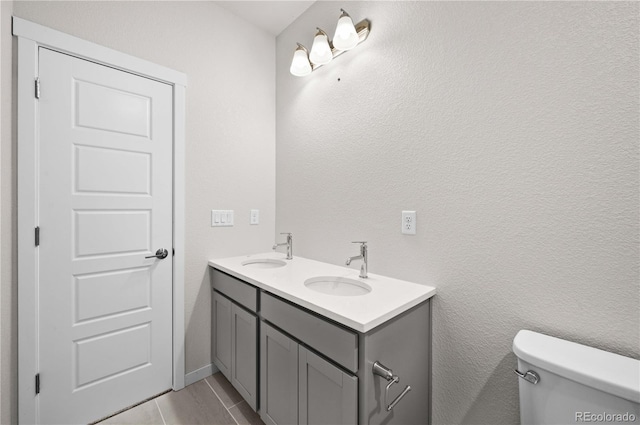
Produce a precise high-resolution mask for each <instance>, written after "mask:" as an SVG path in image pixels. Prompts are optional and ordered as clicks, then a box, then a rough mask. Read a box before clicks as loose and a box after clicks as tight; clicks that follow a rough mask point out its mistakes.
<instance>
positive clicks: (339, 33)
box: [333, 9, 360, 50]
mask: <svg viewBox="0 0 640 425" xmlns="http://www.w3.org/2000/svg"><path fill="white" fill-rule="evenodd" d="M340 10H341V11H342V14H340V18H339V19H338V25H337V26H336V32H335V34H334V36H333V45H334V46H335V48H336V49H338V50H351V49H353V48H354V47H356V46H357V45H358V42H360V39H359V38H358V33H357V32H356V27H355V26H354V25H353V21H352V20H351V16H349V14H348V13H347V12H345V11H344V9H340Z"/></svg>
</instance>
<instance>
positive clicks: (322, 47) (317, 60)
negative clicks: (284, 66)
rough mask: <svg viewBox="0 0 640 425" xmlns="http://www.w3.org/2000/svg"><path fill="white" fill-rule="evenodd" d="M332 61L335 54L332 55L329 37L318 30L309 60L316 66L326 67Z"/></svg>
mask: <svg viewBox="0 0 640 425" xmlns="http://www.w3.org/2000/svg"><path fill="white" fill-rule="evenodd" d="M331 59H333V53H331V45H330V44H329V37H328V36H327V33H326V32H324V31H322V30H321V29H320V28H318V32H317V33H316V36H315V37H314V38H313V45H312V46H311V53H309V60H310V61H311V63H312V64H314V65H326V64H328V63H329V62H331Z"/></svg>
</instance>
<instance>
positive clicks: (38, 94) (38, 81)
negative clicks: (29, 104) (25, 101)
mask: <svg viewBox="0 0 640 425" xmlns="http://www.w3.org/2000/svg"><path fill="white" fill-rule="evenodd" d="M35 90H36V92H35V95H36V99H40V77H36V87H35Z"/></svg>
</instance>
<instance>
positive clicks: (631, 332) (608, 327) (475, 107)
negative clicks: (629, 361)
mask: <svg viewBox="0 0 640 425" xmlns="http://www.w3.org/2000/svg"><path fill="white" fill-rule="evenodd" d="M638 6H639V5H638V3H631V2H628V3H625V2H616V3H611V2H598V3H595V2H594V3H591V2H585V3H583V2H514V3H510V2H499V3H493V2H476V3H474V2H450V3H447V2H444V3H443V2H349V3H348V4H344V3H338V2H318V3H316V4H314V5H313V6H312V7H311V8H310V9H308V10H307V11H306V12H305V13H304V14H303V15H302V16H301V17H300V18H299V19H298V20H297V21H296V22H295V23H294V24H292V25H291V26H290V27H288V28H287V29H286V30H285V31H284V32H283V33H282V34H280V36H279V37H278V38H277V136H276V140H277V151H276V152H277V154H276V158H277V166H276V169H277V184H276V189H277V190H276V205H277V211H276V212H277V221H276V230H277V231H279V232H280V231H288V232H293V234H294V236H295V246H296V254H298V255H300V256H305V257H308V258H313V259H317V260H322V261H326V262H329V263H334V264H343V261H344V258H346V256H347V255H352V254H354V253H355V252H356V251H357V247H356V246H354V245H351V244H350V243H349V242H350V241H354V240H368V241H369V247H370V270H371V271H372V272H374V273H379V274H383V275H388V276H393V277H397V278H401V279H406V280H411V281H415V282H421V283H425V284H432V285H435V286H436V287H437V288H438V291H439V292H438V294H437V295H436V297H435V299H434V303H433V307H434V312H433V335H434V341H433V350H434V351H433V418H434V422H435V423H437V424H459V423H469V424H471V423H473V424H500V423H503V424H513V423H517V422H518V398H517V397H518V395H517V394H518V392H517V379H516V377H515V375H514V374H513V372H512V370H511V369H513V368H514V367H515V365H516V360H515V357H514V356H513V354H512V353H511V343H512V339H513V337H514V336H515V334H516V332H517V331H518V330H519V329H523V328H527V329H532V330H537V331H541V332H545V333H549V334H551V335H556V336H559V337H564V338H567V339H571V340H574V341H578V342H582V343H586V344H590V345H594V346H596V347H599V348H603V349H607V350H610V351H613V352H616V353H620V354H623V355H628V356H634V357H636V358H637V357H639V356H640V348H639V347H640V339H639V338H640V325H639V318H638V311H639V308H640V303H639V299H640V294H639V271H638V258H639V249H638V246H639V241H638V234H639V223H638V221H639V217H638V210H639V205H640V204H639V199H638V197H639V185H638V174H639V173H638V171H639V167H638V164H639V162H638V160H639V157H638V150H639V149H638V140H639V122H638V121H639V120H638V113H639V104H638V99H639V94H640V90H639V83H638V78H639V77H638V76H639V69H638V63H639V46H638V31H639V30H638V28H639V19H638ZM340 7H345V8H347V9H348V12H349V13H350V14H351V16H352V17H353V18H354V20H355V21H358V20H360V19H363V18H369V19H370V20H371V24H372V29H371V35H370V37H369V39H368V40H367V41H366V42H365V43H364V44H362V45H360V46H358V47H356V48H355V49H354V50H353V51H351V52H347V53H346V54H344V55H343V56H341V57H339V58H338V59H337V60H335V62H333V63H330V64H329V65H326V66H325V67H323V68H320V69H319V70H317V71H315V72H313V74H312V75H310V76H308V77H306V78H296V77H293V76H292V75H290V74H289V72H288V69H289V64H290V61H291V57H292V55H293V49H294V47H295V42H296V41H298V42H301V43H303V44H305V45H306V46H307V47H311V41H312V39H313V34H314V30H315V27H316V26H320V27H321V28H324V29H325V30H326V31H327V32H329V33H331V34H332V33H333V31H334V28H335V22H336V20H337V17H338V15H339V8H340ZM401 210H416V211H417V229H418V234H417V235H416V236H405V235H401V234H400V212H401ZM354 267H359V265H357V264H356V265H355V266H354ZM400 408H401V405H400Z"/></svg>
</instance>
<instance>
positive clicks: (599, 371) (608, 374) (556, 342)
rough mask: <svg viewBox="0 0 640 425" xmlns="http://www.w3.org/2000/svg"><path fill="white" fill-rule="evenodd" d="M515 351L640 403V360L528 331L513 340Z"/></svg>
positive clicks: (549, 368) (566, 375)
mask: <svg viewBox="0 0 640 425" xmlns="http://www.w3.org/2000/svg"><path fill="white" fill-rule="evenodd" d="M513 352H514V353H515V355H516V356H518V358H520V359H521V360H524V361H525V362H527V363H529V364H531V365H533V366H538V367H540V368H542V369H545V370H547V371H549V372H551V373H555V374H556V375H560V376H562V377H564V378H567V379H570V380H572V381H576V382H579V383H581V384H583V385H587V386H589V387H592V388H595V389H598V390H600V391H604V392H606V393H609V394H612V395H615V396H618V397H621V398H624V399H626V400H629V401H633V402H636V403H640V360H635V359H632V358H629V357H624V356H621V355H618V354H614V353H610V352H608V351H603V350H599V349H597V348H593V347H588V346H586V345H582V344H577V343H575V342H570V341H565V340H564V339H559V338H554V337H552V336H548V335H543V334H540V333H537V332H532V331H528V330H521V331H520V332H518V334H517V335H516V337H515V338H514V339H513ZM541 379H544V378H541Z"/></svg>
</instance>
